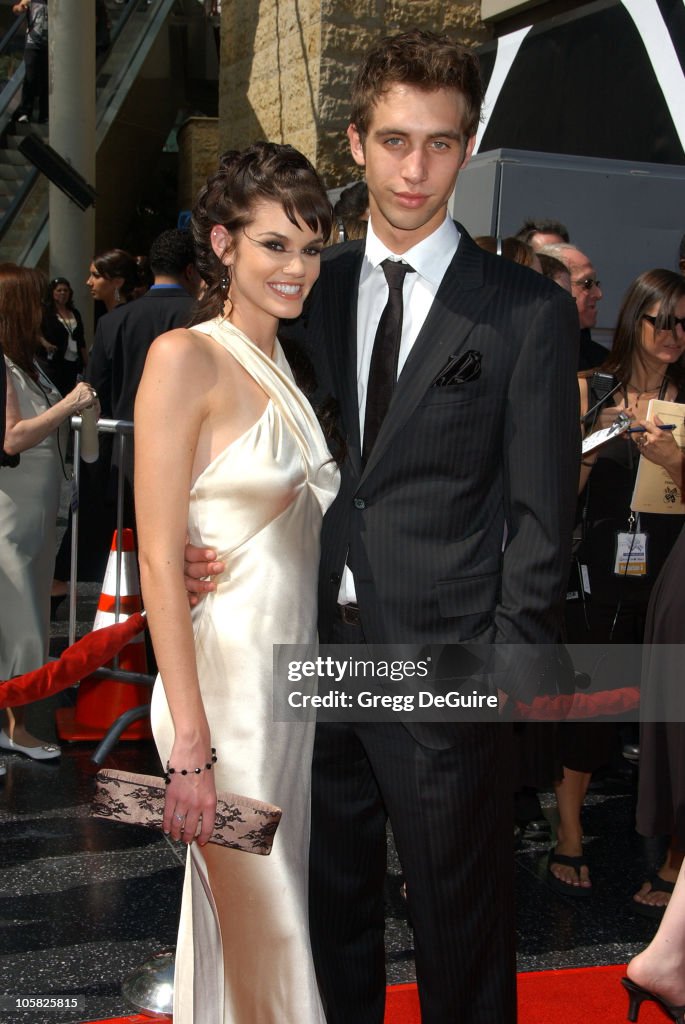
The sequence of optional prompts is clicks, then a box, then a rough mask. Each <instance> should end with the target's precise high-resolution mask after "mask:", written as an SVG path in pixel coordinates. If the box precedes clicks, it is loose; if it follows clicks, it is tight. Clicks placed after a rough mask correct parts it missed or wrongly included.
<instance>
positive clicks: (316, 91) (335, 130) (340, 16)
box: [219, 0, 491, 188]
mask: <svg viewBox="0 0 685 1024" xmlns="http://www.w3.org/2000/svg"><path fill="white" fill-rule="evenodd" d="M414 26H418V27H419V28H425V29H431V30H432V31H437V32H443V31H444V32H448V33H449V34H450V35H451V36H452V38H454V39H456V40H458V41H459V42H462V43H465V44H467V45H475V44H478V43H483V42H486V41H487V40H488V39H489V38H490V37H491V32H490V29H489V28H488V27H487V26H486V25H484V24H483V23H482V22H481V20H480V3H479V2H478V0H471V2H449V0H224V2H223V14H222V26H221V48H222V59H221V72H220V80H219V88H220V101H219V148H220V150H223V149H227V148H242V147H243V146H246V145H249V143H250V142H253V141H254V140H255V139H260V138H266V139H272V140H273V141H275V142H284V141H285V142H290V143H291V144H292V145H294V146H296V147H297V148H298V149H301V150H302V152H303V153H305V154H306V155H307V156H308V157H309V159H310V160H312V162H313V163H315V164H316V166H317V168H318V169H319V171H320V173H321V174H322V176H323V178H324V180H325V182H326V185H327V186H328V187H329V188H333V187H335V186H338V185H343V184H346V183H347V182H349V181H351V180H352V179H354V178H355V177H358V171H357V170H356V168H354V166H353V164H352V162H351V160H350V157H349V153H348V149H347V140H346V138H345V129H346V127H347V124H348V121H349V100H350V83H351V81H352V78H353V77H354V74H355V71H356V68H357V65H358V63H359V61H360V59H361V58H362V56H363V55H364V53H365V52H366V51H367V50H368V49H369V48H370V47H371V46H372V45H373V44H374V43H375V42H376V40H377V39H379V38H380V37H381V36H383V35H387V34H390V33H393V32H400V31H403V30H406V29H408V28H412V27H414Z"/></svg>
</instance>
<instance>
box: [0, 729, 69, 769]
mask: <svg viewBox="0 0 685 1024" xmlns="http://www.w3.org/2000/svg"><path fill="white" fill-rule="evenodd" d="M0 748H2V750H11V751H12V752H13V753H14V754H25V755H26V757H30V758H31V760H32V761H52V760H54V758H56V757H59V756H60V754H61V753H62V750H61V747H58V746H56V744H54V743H43V744H42V745H41V746H40V747H22V746H21V745H20V744H19V743H15V742H14V740H11V739H10V738H9V736H8V735H7V733H6V732H5V730H4V729H2V730H0ZM0 774H1V773H0Z"/></svg>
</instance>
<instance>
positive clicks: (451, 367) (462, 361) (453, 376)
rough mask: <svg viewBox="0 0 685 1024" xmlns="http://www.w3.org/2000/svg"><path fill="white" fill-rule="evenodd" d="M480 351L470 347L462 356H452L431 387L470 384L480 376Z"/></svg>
mask: <svg viewBox="0 0 685 1024" xmlns="http://www.w3.org/2000/svg"><path fill="white" fill-rule="evenodd" d="M480 360H481V354H480V352H476V350H475V349H469V351H468V352H464V354H463V355H461V356H450V358H449V359H448V361H447V363H446V364H445V366H443V368H442V370H441V371H440V373H439V374H438V376H437V377H436V378H435V380H434V381H433V383H432V385H431V387H434V388H444V387H450V386H451V385H452V384H468V383H470V381H472V380H478V378H479V377H480Z"/></svg>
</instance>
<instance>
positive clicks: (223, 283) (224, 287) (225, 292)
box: [219, 267, 229, 298]
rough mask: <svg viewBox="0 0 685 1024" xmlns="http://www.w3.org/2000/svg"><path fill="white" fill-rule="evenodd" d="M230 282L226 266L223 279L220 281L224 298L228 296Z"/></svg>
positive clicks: (222, 275)
mask: <svg viewBox="0 0 685 1024" xmlns="http://www.w3.org/2000/svg"><path fill="white" fill-rule="evenodd" d="M228 283H229V282H228V267H224V269H223V272H222V274H221V280H220V281H219V285H220V287H221V294H222V295H223V297H224V298H226V296H227V295H228Z"/></svg>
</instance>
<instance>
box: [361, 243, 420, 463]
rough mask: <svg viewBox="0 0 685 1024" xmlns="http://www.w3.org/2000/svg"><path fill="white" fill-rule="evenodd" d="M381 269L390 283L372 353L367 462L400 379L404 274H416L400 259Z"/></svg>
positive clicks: (366, 421)
mask: <svg viewBox="0 0 685 1024" xmlns="http://www.w3.org/2000/svg"><path fill="white" fill-rule="evenodd" d="M381 267H382V268H383V273H384V274H385V279H386V281H387V282H388V301H387V303H386V305H385V309H384V310H383V312H382V314H381V318H380V320H379V321H378V330H377V331H376V337H375V338H374V341H373V351H372V353H371V366H370V367H369V381H368V385H367V388H366V412H365V414H364V444H363V446H362V458H363V460H364V462H366V461H367V459H368V457H369V455H370V454H371V449H372V448H373V446H374V444H375V443H376V438H377V437H378V432H379V430H380V429H381V424H382V423H383V420H384V419H385V414H386V413H387V411H388V407H389V406H390V399H391V398H392V393H393V389H394V387H395V381H396V379H397V361H398V358H399V354H400V342H401V340H402V312H403V307H402V286H403V284H404V278H405V275H406V274H410V273H413V272H414V270H413V267H410V266H409V264H407V263H399V262H398V261H397V260H383V262H382V263H381Z"/></svg>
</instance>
